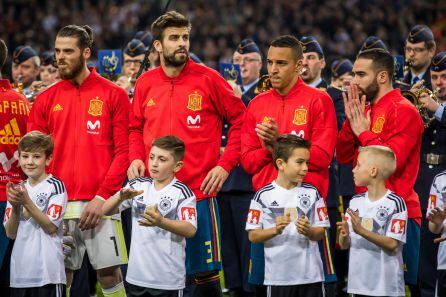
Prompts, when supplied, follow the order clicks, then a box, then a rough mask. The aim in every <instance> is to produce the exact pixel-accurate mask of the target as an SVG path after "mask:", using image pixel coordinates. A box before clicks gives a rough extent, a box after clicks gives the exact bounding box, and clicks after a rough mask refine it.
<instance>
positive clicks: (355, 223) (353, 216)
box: [347, 208, 364, 235]
mask: <svg viewBox="0 0 446 297" xmlns="http://www.w3.org/2000/svg"><path fill="white" fill-rule="evenodd" d="M347 213H348V214H349V215H350V221H351V222H352V228H353V231H355V232H356V233H357V234H359V235H361V234H362V231H364V227H363V226H362V224H361V223H362V222H361V218H360V217H359V213H358V211H353V210H351V209H350V208H348V209H347Z"/></svg>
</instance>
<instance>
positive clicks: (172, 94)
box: [130, 60, 245, 200]
mask: <svg viewBox="0 0 446 297" xmlns="http://www.w3.org/2000/svg"><path fill="white" fill-rule="evenodd" d="M132 104H133V108H132V115H131V117H130V162H132V161H133V160H135V159H140V160H143V161H144V160H145V161H146V164H148V163H147V159H148V155H149V152H150V148H151V143H152V141H153V140H154V139H155V138H158V137H161V136H166V135H175V136H177V137H179V138H180V139H181V140H183V141H184V143H185V145H186V154H185V156H184V168H183V169H182V170H180V171H179V173H178V174H177V177H178V179H180V180H181V181H183V182H184V183H185V184H187V185H188V186H189V187H190V188H191V189H192V190H193V191H194V193H195V195H196V197H197V200H202V199H204V198H206V197H210V195H207V196H206V195H204V194H203V192H202V191H201V190H200V185H201V183H202V182H203V180H204V178H205V177H206V175H207V173H208V172H209V170H211V169H212V168H213V167H215V166H217V165H220V166H221V167H223V168H224V169H225V170H226V171H227V172H230V171H231V170H232V168H234V167H235V166H236V165H237V164H238V163H239V159H240V129H241V125H242V120H243V113H244V111H245V106H244V105H243V103H242V101H241V100H240V98H238V97H236V96H235V95H234V93H233V91H232V88H231V86H230V85H229V84H228V83H227V82H226V81H225V80H224V79H223V78H222V77H221V76H220V75H219V74H218V72H216V71H214V70H212V69H210V68H208V67H206V66H203V65H199V64H196V63H195V62H193V61H191V60H189V61H188V62H187V63H186V65H185V67H184V68H183V70H182V71H181V73H180V75H179V76H178V77H176V78H169V77H168V76H166V74H165V73H164V71H163V69H162V67H158V68H156V69H154V70H152V71H149V72H146V73H144V74H143V75H141V77H140V78H139V79H138V80H137V82H136V86H135V93H134V99H133V103H132ZM223 118H226V119H227V120H228V121H229V123H230V124H231V128H230V129H229V133H228V144H227V146H226V148H225V151H224V153H223V155H222V156H221V158H219V154H220V153H219V152H220V142H221V133H222V132H221V131H222V120H223ZM147 167H148V166H147Z"/></svg>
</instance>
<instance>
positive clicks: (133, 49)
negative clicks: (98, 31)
mask: <svg viewBox="0 0 446 297" xmlns="http://www.w3.org/2000/svg"><path fill="white" fill-rule="evenodd" d="M145 50H146V48H145V46H144V43H142V41H141V40H138V39H132V40H131V41H130V42H129V43H127V46H126V47H125V49H124V54H126V55H129V56H130V57H135V56H139V55H144V52H145Z"/></svg>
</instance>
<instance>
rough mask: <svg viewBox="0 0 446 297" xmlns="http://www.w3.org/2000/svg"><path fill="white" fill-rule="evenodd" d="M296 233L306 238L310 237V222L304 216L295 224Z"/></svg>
mask: <svg viewBox="0 0 446 297" xmlns="http://www.w3.org/2000/svg"><path fill="white" fill-rule="evenodd" d="M296 228H297V232H298V233H300V234H302V235H305V236H306V237H309V236H310V233H311V225H310V221H309V220H308V218H307V217H306V216H305V215H302V216H301V217H300V218H299V219H297V222H296Z"/></svg>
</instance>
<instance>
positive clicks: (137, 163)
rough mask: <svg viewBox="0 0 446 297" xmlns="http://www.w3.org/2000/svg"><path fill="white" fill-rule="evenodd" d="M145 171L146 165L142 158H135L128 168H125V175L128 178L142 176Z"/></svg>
mask: <svg viewBox="0 0 446 297" xmlns="http://www.w3.org/2000/svg"><path fill="white" fill-rule="evenodd" d="M145 172H146V166H145V165H144V162H143V161H142V160H139V159H136V160H133V161H132V163H131V164H130V166H129V169H128V170H127V177H128V178H129V180H131V179H134V178H137V177H141V176H144V173H145Z"/></svg>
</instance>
